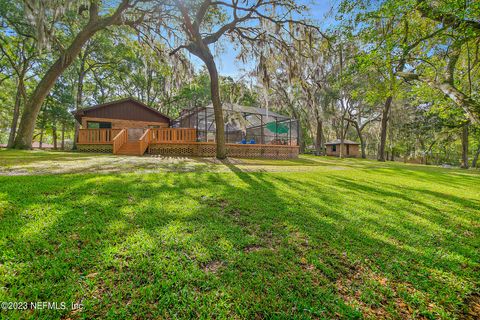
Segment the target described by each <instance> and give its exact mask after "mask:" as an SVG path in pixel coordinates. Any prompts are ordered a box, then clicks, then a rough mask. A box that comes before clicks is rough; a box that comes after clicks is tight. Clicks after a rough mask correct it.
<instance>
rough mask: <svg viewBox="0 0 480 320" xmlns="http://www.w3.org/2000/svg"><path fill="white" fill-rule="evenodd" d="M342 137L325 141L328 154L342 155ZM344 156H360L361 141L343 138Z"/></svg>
mask: <svg viewBox="0 0 480 320" xmlns="http://www.w3.org/2000/svg"><path fill="white" fill-rule="evenodd" d="M340 145H341V141H340V139H336V140H332V141H328V142H327V143H325V146H326V148H327V156H335V157H339V156H340ZM342 156H344V157H352V158H356V157H359V156H360V143H358V142H355V141H351V140H343V153H342Z"/></svg>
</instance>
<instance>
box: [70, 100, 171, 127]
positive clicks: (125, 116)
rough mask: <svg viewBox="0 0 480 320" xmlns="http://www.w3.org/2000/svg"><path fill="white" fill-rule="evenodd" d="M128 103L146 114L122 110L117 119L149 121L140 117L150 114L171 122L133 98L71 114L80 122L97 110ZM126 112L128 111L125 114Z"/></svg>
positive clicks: (113, 116)
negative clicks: (120, 115)
mask: <svg viewBox="0 0 480 320" xmlns="http://www.w3.org/2000/svg"><path fill="white" fill-rule="evenodd" d="M128 103H131V104H134V105H137V106H139V107H141V108H142V109H143V110H145V111H146V112H147V113H146V114H145V113H144V114H143V115H140V114H138V113H137V112H135V111H134V110H130V109H131V108H130V109H125V108H124V109H123V110H122V111H121V112H122V113H123V114H122V117H120V118H119V119H127V120H128V119H130V118H132V120H149V119H141V118H142V116H143V117H145V116H146V115H147V114H151V115H152V116H153V117H154V118H155V117H156V118H157V119H158V118H164V119H166V120H168V121H169V122H170V121H171V120H172V119H171V118H170V117H169V116H167V115H165V114H163V113H161V112H159V111H158V110H155V109H153V108H151V107H149V106H147V105H146V104H144V103H143V102H141V101H138V100H136V99H134V98H131V97H130V98H125V99H120V100H115V101H111V102H107V103H102V104H98V105H95V106H92V107H89V108H83V109H80V110H78V111H74V112H73V115H74V117H75V119H77V121H78V122H81V121H82V117H84V116H87V115H89V114H93V113H99V110H100V109H106V108H109V107H113V106H115V105H117V106H124V105H125V104H128ZM126 110H128V111H127V112H126ZM116 111H117V112H116V113H117V116H118V112H119V111H120V110H116ZM112 118H113V119H116V117H115V115H112Z"/></svg>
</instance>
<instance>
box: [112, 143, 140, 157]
mask: <svg viewBox="0 0 480 320" xmlns="http://www.w3.org/2000/svg"><path fill="white" fill-rule="evenodd" d="M116 154H120V155H126V156H141V155H142V154H140V142H139V141H127V142H125V143H124V144H123V146H121V147H120V150H118V151H117V153H116Z"/></svg>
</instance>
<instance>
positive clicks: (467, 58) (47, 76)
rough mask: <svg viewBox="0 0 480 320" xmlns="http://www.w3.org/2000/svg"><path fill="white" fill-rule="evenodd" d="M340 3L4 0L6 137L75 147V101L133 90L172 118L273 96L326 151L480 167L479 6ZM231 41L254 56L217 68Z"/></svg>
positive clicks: (1, 64)
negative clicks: (356, 146) (318, 16)
mask: <svg viewBox="0 0 480 320" xmlns="http://www.w3.org/2000/svg"><path fill="white" fill-rule="evenodd" d="M332 15H333V16H334V18H335V19H329V20H327V21H328V22H327V23H319V22H318V21H316V20H314V19H307V18H306V17H310V16H311V14H310V13H308V8H307V7H305V6H304V5H303V4H302V3H301V2H300V1H290V0H282V1H275V2H271V1H266V0H255V1H251V0H246V1H237V0H231V1H209V0H191V1H186V0H185V1H180V0H171V1H167V0H165V1H160V0H156V1H149V0H119V1H114V2H111V1H97V0H89V1H87V0H85V1H68V0H63V1H61V0H48V1H47V0H44V1H33V0H24V1H19V0H17V1H13V0H0V25H1V30H0V49H1V50H0V86H1V90H0V143H2V144H8V145H9V146H10V147H16V148H29V147H30V146H31V142H32V140H33V141H37V142H44V143H45V142H48V143H51V144H53V145H54V147H55V148H71V147H72V143H71V142H72V141H73V140H74V134H75V121H74V120H73V117H72V116H71V111H73V110H75V109H78V108H82V107H87V106H91V105H94V104H98V103H103V102H107V101H112V100H115V99H118V98H123V97H127V96H132V97H134V98H137V99H139V100H141V101H143V102H145V103H146V104H148V105H150V106H152V107H154V108H157V109H159V110H160V111H162V112H164V113H166V114H168V115H170V116H172V117H175V116H176V115H178V112H179V111H180V110H181V109H183V108H186V107H190V106H193V105H195V104H198V105H202V104H206V103H210V101H213V103H214V108H215V113H216V117H218V119H222V118H223V114H222V112H221V103H223V102H234V103H240V104H243V105H253V106H259V107H268V108H270V109H271V110H275V111H278V112H281V113H285V114H288V115H291V116H292V117H295V118H297V119H299V120H300V122H301V125H302V139H301V148H302V150H303V151H305V152H312V153H315V154H318V155H322V154H324V150H325V147H324V144H325V142H326V141H328V140H332V139H340V140H341V141H343V140H345V139H348V140H355V141H358V142H359V143H361V150H362V156H363V157H371V158H377V159H378V160H380V161H385V160H400V159H402V160H403V159H405V160H409V161H418V162H423V163H435V164H444V163H445V164H452V165H462V166H463V167H468V166H473V167H475V166H477V165H478V158H479V154H480V126H479V119H480V96H479V94H478V89H479V86H480V82H479V80H480V76H479V74H480V72H479V65H480V22H479V21H480V4H479V3H478V2H476V1H462V2H458V1H447V0H444V1H424V0H408V1H399V0H383V1H380V2H375V3H373V4H372V3H371V2H370V1H368V0H356V1H344V2H341V3H340V5H338V6H336V7H334V8H332ZM229 43H234V44H235V46H237V48H239V49H238V50H239V52H240V54H239V56H238V61H239V63H244V64H246V65H249V66H251V65H253V64H254V65H255V66H256V67H255V71H253V72H250V73H248V74H244V75H239V77H238V79H240V80H235V79H232V78H229V77H223V76H222V75H219V74H218V70H217V63H218V62H219V61H218V57H217V56H216V55H215V50H217V49H219V48H222V47H223V48H225V50H229V49H231V45H230V44H229ZM191 56H196V57H198V58H200V61H202V63H203V64H204V67H202V66H198V65H196V66H195V65H194V64H193V62H192V60H191ZM223 63H233V62H230V61H228V62H226V61H223ZM197 64H198V63H197ZM212 97H213V98H212ZM219 130H220V131H221V128H219ZM222 137H223V134H221V132H220V133H219V134H218V135H217V140H218V139H220V140H221V138H222ZM222 144H223V143H221V141H220V143H219V147H218V149H217V154H218V155H219V157H223V156H222V155H224V149H222ZM340 150H342V148H340Z"/></svg>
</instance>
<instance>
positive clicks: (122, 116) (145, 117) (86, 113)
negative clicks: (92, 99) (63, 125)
mask: <svg viewBox="0 0 480 320" xmlns="http://www.w3.org/2000/svg"><path fill="white" fill-rule="evenodd" d="M74 116H75V119H77V121H78V122H79V123H80V125H81V127H82V129H125V128H128V129H131V130H129V136H130V137H131V138H133V137H137V139H138V138H140V136H141V135H142V134H143V132H144V131H145V130H146V129H148V128H168V127H169V126H170V122H171V119H170V118H169V117H168V116H166V115H164V114H162V113H160V112H159V111H157V110H155V109H153V108H150V107H149V106H147V105H145V104H144V103H142V102H140V101H138V100H135V99H133V98H126V99H122V100H117V101H112V102H108V103H103V104H99V105H96V106H93V107H90V108H85V109H81V110H79V111H77V112H75V113H74Z"/></svg>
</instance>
